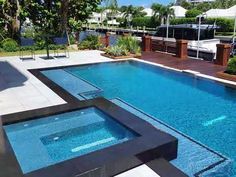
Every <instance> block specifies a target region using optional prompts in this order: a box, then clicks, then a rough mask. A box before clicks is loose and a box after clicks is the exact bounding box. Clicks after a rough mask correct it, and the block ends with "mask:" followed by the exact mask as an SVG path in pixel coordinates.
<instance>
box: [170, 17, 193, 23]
mask: <svg viewBox="0 0 236 177" xmlns="http://www.w3.org/2000/svg"><path fill="white" fill-rule="evenodd" d="M186 23H188V24H192V23H196V19H195V18H175V19H171V20H170V24H171V25H179V24H186Z"/></svg>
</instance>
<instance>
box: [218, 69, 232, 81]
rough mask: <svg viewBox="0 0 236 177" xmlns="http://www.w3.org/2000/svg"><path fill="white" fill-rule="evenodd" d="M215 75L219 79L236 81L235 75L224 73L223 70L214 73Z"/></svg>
mask: <svg viewBox="0 0 236 177" xmlns="http://www.w3.org/2000/svg"><path fill="white" fill-rule="evenodd" d="M216 76H217V77H219V78H221V79H225V80H230V81H234V82H236V75H233V74H228V73H225V72H223V71H221V72H218V73H216Z"/></svg>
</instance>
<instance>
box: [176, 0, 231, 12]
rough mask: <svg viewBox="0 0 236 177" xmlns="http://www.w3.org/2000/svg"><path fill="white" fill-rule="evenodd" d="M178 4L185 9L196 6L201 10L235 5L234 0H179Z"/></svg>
mask: <svg viewBox="0 0 236 177" xmlns="http://www.w3.org/2000/svg"><path fill="white" fill-rule="evenodd" d="M179 4H180V6H182V7H183V8H185V9H187V10H191V9H193V8H196V9H198V10H201V11H203V12H206V11H208V10H210V9H226V8H230V7H232V6H234V5H236V0H215V1H213V2H201V3H197V4H194V3H189V2H187V1H186V0H181V1H180V3H179Z"/></svg>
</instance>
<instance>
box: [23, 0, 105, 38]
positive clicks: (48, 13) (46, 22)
mask: <svg viewBox="0 0 236 177" xmlns="http://www.w3.org/2000/svg"><path fill="white" fill-rule="evenodd" d="M22 2H24V5H23V8H22V9H23V12H24V13H23V14H24V15H25V17H28V18H29V19H30V20H31V21H32V23H33V24H34V26H35V27H37V29H38V30H39V31H42V32H43V33H44V34H62V33H63V32H65V31H66V30H68V29H69V30H70V31H77V30H79V29H80V28H81V25H82V23H83V22H85V21H86V20H87V18H88V17H89V16H90V15H91V13H92V12H93V11H95V10H96V8H97V6H98V5H99V4H100V3H101V0H54V1H50V0H45V1H36V0H25V1H22Z"/></svg>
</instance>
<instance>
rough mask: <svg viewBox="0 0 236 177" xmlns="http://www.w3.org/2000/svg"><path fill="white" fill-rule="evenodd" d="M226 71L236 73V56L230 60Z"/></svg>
mask: <svg viewBox="0 0 236 177" xmlns="http://www.w3.org/2000/svg"><path fill="white" fill-rule="evenodd" d="M226 73H229V74H236V57H235V58H231V59H230V60H229V63H228V66H227V69H226Z"/></svg>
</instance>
